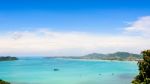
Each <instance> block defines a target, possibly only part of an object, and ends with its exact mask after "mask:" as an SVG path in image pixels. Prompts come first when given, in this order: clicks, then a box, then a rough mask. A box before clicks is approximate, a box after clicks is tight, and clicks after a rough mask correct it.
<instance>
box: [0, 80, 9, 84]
mask: <svg viewBox="0 0 150 84" xmlns="http://www.w3.org/2000/svg"><path fill="white" fill-rule="evenodd" d="M0 84H10V83H9V82H6V81H4V80H1V79H0Z"/></svg>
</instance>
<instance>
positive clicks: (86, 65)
mask: <svg viewBox="0 0 150 84" xmlns="http://www.w3.org/2000/svg"><path fill="white" fill-rule="evenodd" d="M54 69H57V70H56V71H54ZM137 74H138V67H137V63H136V62H127V61H88V60H69V59H46V58H20V60H17V61H3V62H0V79H4V80H7V81H10V82H12V84H131V80H133V78H134V77H135V76H136V75H137Z"/></svg>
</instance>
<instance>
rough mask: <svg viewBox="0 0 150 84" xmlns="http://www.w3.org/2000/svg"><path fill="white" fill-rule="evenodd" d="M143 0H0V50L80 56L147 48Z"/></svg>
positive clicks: (148, 23)
mask: <svg viewBox="0 0 150 84" xmlns="http://www.w3.org/2000/svg"><path fill="white" fill-rule="evenodd" d="M149 3H150V1H148V0H132V1H131V0H125V1H119V0H38V1H36V0H5V1H2V0H1V1H0V55H12V56H80V55H85V54H89V53H93V52H98V53H113V52H117V51H126V52H132V53H140V52H141V51H142V50H145V49H150V39H149V38H150V10H149V9H150V5H149Z"/></svg>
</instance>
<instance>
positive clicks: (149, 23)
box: [125, 16, 150, 36]
mask: <svg viewBox="0 0 150 84" xmlns="http://www.w3.org/2000/svg"><path fill="white" fill-rule="evenodd" d="M125 30H126V32H129V33H132V34H136V35H142V36H150V16H144V17H140V18H139V19H138V20H137V21H134V22H132V23H131V24H130V25H129V26H128V27H126V28H125Z"/></svg>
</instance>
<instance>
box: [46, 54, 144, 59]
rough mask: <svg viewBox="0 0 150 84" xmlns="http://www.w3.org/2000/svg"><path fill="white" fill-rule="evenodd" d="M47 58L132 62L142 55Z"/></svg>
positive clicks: (91, 55)
mask: <svg viewBox="0 0 150 84" xmlns="http://www.w3.org/2000/svg"><path fill="white" fill-rule="evenodd" d="M48 58H69V59H91V60H92V59H93V60H120V61H126V60H128V61H134V60H139V59H142V55H140V54H133V53H128V52H115V53H110V54H101V53H91V54H87V55H85V56H78V57H75V56H70V57H48Z"/></svg>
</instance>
